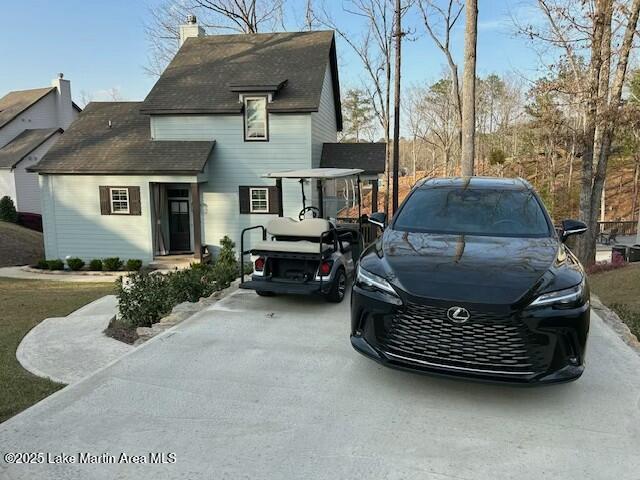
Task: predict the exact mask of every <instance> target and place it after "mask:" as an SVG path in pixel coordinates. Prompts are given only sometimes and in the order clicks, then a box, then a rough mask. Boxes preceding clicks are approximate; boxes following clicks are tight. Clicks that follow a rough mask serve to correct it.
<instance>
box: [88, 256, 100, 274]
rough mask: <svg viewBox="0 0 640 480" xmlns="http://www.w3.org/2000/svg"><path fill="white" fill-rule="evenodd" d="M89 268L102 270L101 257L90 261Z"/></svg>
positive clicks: (94, 270) (95, 270)
mask: <svg viewBox="0 0 640 480" xmlns="http://www.w3.org/2000/svg"><path fill="white" fill-rule="evenodd" d="M89 270H91V271H92V272H101V271H102V260H100V259H99V258H94V259H93V260H91V261H90V262H89Z"/></svg>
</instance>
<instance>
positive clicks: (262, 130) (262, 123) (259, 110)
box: [244, 95, 269, 142]
mask: <svg viewBox="0 0 640 480" xmlns="http://www.w3.org/2000/svg"><path fill="white" fill-rule="evenodd" d="M244 140H245V141H246V142H252V141H263V142H265V141H268V140H269V125H268V117H267V97H266V96H264V95H263V96H245V97H244Z"/></svg>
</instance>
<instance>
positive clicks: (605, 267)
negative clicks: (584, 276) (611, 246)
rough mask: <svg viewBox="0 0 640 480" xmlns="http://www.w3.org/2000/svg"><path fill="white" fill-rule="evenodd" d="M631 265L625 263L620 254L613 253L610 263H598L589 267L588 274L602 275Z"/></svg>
mask: <svg viewBox="0 0 640 480" xmlns="http://www.w3.org/2000/svg"><path fill="white" fill-rule="evenodd" d="M627 265H629V264H628V263H627V262H625V261H624V257H623V256H622V255H620V252H613V255H612V257H611V261H610V262H606V261H605V262H596V263H594V264H593V265H591V266H589V267H587V273H589V274H594V273H602V272H608V271H610V270H616V269H618V268H622V267H626V266H627Z"/></svg>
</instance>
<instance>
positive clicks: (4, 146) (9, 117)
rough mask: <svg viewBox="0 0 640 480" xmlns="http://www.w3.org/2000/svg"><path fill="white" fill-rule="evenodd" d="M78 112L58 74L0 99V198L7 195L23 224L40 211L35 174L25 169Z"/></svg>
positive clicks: (56, 137)
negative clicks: (48, 82)
mask: <svg viewBox="0 0 640 480" xmlns="http://www.w3.org/2000/svg"><path fill="white" fill-rule="evenodd" d="M79 111H80V108H79V107H78V106H77V105H75V104H74V103H73V101H72V100H71V85H70V82H69V80H65V79H64V78H63V75H62V74H60V75H59V76H58V78H56V79H55V80H53V81H52V82H51V86H50V87H46V88H35V89H31V90H19V91H13V92H9V93H8V94H7V95H5V96H4V97H2V98H0V198H1V197H4V196H9V197H11V199H12V200H13V202H14V204H15V205H16V209H17V210H18V212H19V214H20V217H21V220H22V221H24V222H25V223H31V222H32V221H33V220H36V221H37V219H38V218H39V216H40V211H41V207H40V189H39V187H38V175H37V174H36V173H31V172H29V171H27V169H28V168H29V167H32V166H33V165H35V164H36V163H38V162H39V161H40V160H41V159H42V157H43V156H44V154H45V153H47V151H48V150H49V149H50V148H51V147H52V146H53V145H54V144H55V142H56V141H57V140H58V138H59V137H60V135H61V134H62V132H63V131H64V130H65V129H66V128H67V127H69V125H71V122H73V121H74V120H75V118H76V117H77V116H78V112H79ZM34 217H35V218H34ZM37 223H39V222H37Z"/></svg>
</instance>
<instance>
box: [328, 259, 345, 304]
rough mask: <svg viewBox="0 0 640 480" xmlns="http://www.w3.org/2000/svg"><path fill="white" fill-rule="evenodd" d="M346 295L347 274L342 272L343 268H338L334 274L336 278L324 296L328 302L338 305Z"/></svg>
mask: <svg viewBox="0 0 640 480" xmlns="http://www.w3.org/2000/svg"><path fill="white" fill-rule="evenodd" d="M346 293H347V274H346V273H345V271H344V268H342V267H340V268H339V269H338V271H337V272H336V278H335V280H334V281H333V285H332V286H331V290H329V293H327V295H326V297H325V298H326V299H327V301H328V302H332V303H340V302H341V301H342V300H343V299H344V296H345V294H346Z"/></svg>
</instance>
